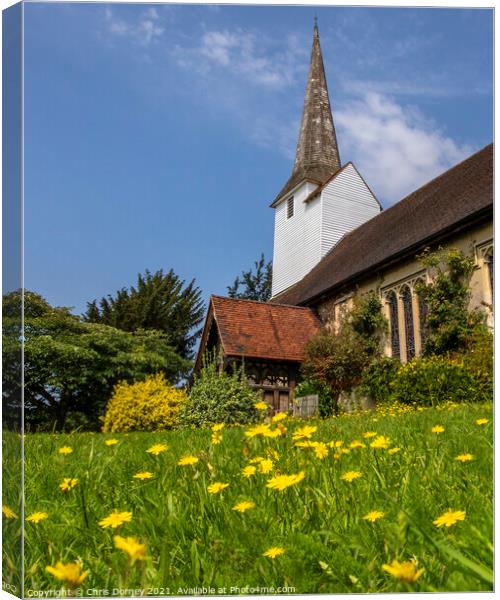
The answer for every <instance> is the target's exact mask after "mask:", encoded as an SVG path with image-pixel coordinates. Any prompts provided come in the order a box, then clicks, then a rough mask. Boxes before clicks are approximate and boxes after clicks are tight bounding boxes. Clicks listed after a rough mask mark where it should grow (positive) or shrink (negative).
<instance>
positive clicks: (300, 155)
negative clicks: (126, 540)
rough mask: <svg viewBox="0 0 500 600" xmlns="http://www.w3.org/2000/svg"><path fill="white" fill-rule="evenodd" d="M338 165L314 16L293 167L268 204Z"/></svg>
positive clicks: (319, 181) (318, 180)
mask: <svg viewBox="0 0 500 600" xmlns="http://www.w3.org/2000/svg"><path fill="white" fill-rule="evenodd" d="M338 169H340V155H339V149H338V146H337V136H336V135H335V127H334V125H333V117H332V111H331V108H330V99H329V97H328V87H327V85H326V77H325V67H324V65H323V56H322V54H321V46H320V43H319V30H318V22H317V18H315V20H314V30H313V44H312V51H311V62H310V65H309V75H308V78H307V87H306V96H305V99H304V109H303V112H302V122H301V124H300V133H299V139H298V142H297V149H296V151H295V162H294V165H293V171H292V175H291V176H290V179H289V180H288V181H287V183H286V184H285V186H284V188H283V189H282V190H281V191H280V193H279V194H278V195H277V196H276V198H275V200H274V202H273V203H272V204H271V206H272V207H275V206H276V205H277V204H278V203H279V202H280V201H281V200H282V199H283V197H284V196H286V195H287V194H288V193H289V192H291V191H292V189H294V188H295V187H296V186H297V185H298V184H299V183H301V182H302V181H305V180H306V181H312V182H315V183H317V184H323V183H324V182H325V181H326V180H327V179H328V178H329V177H331V175H333V173H334V172H335V171H337V170H338Z"/></svg>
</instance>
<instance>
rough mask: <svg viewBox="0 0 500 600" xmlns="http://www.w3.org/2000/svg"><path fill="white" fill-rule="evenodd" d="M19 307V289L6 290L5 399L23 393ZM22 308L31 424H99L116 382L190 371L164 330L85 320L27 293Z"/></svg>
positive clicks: (174, 378) (172, 378)
mask: <svg viewBox="0 0 500 600" xmlns="http://www.w3.org/2000/svg"><path fill="white" fill-rule="evenodd" d="M20 305H21V292H20V291H16V292H11V293H10V294H7V295H5V296H4V302H3V306H4V310H3V314H4V328H3V348H4V352H3V365H4V399H5V398H7V399H8V398H16V395H17V394H19V391H20V385H21V383H20V381H19V368H20V365H19V364H18V363H19V360H20V354H19V344H20V339H19V329H18V326H17V316H16V315H17V314H18V311H19V309H20ZM24 309H25V310H24V315H25V317H24V406H25V422H26V424H31V425H32V426H34V427H43V428H48V427H55V428H56V429H58V430H60V429H63V428H64V427H65V425H66V423H67V420H68V418H69V419H70V420H71V421H72V422H73V423H76V422H78V419H79V420H80V421H79V422H80V423H81V424H82V425H84V426H85V427H87V428H98V426H99V415H100V414H101V413H102V411H103V408H104V405H105V403H106V401H107V400H108V398H109V396H110V395H111V392H112V390H113V387H114V385H115V384H116V383H118V382H119V381H123V380H124V381H134V380H140V379H143V378H144V377H146V375H148V374H150V373H156V372H162V373H164V374H165V376H166V377H167V378H168V379H169V380H170V381H172V382H175V381H177V380H178V379H179V378H180V377H185V375H186V374H187V372H188V370H189V367H190V362H189V361H187V360H186V359H184V358H182V357H181V356H179V355H178V354H177V353H176V352H175V350H174V349H173V348H172V346H171V345H170V344H169V341H168V339H167V337H166V336H165V334H163V333H161V332H158V331H145V330H139V331H137V332H125V331H121V330H119V329H115V328H113V327H109V326H107V325H101V324H96V323H85V322H82V321H81V319H80V318H79V317H76V316H75V315H72V314H71V313H70V311H69V309H68V308H64V307H52V306H51V305H50V304H49V303H48V302H47V301H46V300H45V299H44V298H42V296H40V295H39V294H36V293H33V292H28V291H27V292H25V294H24ZM7 402H8V400H7Z"/></svg>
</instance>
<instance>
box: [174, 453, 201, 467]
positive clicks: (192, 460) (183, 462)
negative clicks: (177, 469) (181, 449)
mask: <svg viewBox="0 0 500 600" xmlns="http://www.w3.org/2000/svg"><path fill="white" fill-rule="evenodd" d="M199 460H200V459H199V458H198V457H197V456H193V455H192V454H186V456H183V457H182V458H181V459H180V460H179V462H178V463H177V464H178V465H180V466H181V467H186V466H188V465H195V464H196V463H197V462H199Z"/></svg>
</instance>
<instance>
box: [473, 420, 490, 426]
mask: <svg viewBox="0 0 500 600" xmlns="http://www.w3.org/2000/svg"><path fill="white" fill-rule="evenodd" d="M489 422H490V421H489V419H476V425H486V424H487V423H489Z"/></svg>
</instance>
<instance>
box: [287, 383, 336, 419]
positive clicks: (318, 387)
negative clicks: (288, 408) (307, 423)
mask: <svg viewBox="0 0 500 600" xmlns="http://www.w3.org/2000/svg"><path fill="white" fill-rule="evenodd" d="M315 394H317V395H318V404H319V416H320V417H329V416H330V415H332V414H333V413H334V412H335V411H336V410H337V405H336V398H334V396H333V395H332V392H331V390H330V388H329V387H328V386H327V385H325V384H324V383H322V382H321V381H318V380H317V379H304V381H301V382H300V383H299V385H298V386H297V387H296V388H295V394H294V395H295V397H296V398H297V397H300V396H312V395H315Z"/></svg>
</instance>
